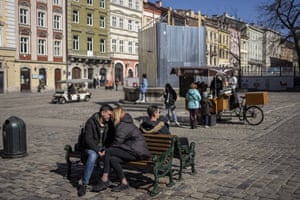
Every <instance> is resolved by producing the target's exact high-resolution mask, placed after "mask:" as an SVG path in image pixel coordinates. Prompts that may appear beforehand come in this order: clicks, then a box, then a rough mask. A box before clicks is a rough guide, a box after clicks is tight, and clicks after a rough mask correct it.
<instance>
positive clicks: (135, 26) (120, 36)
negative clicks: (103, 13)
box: [109, 0, 143, 85]
mask: <svg viewBox="0 0 300 200" xmlns="http://www.w3.org/2000/svg"><path fill="white" fill-rule="evenodd" d="M142 16H143V1H142V0H123V1H117V0H111V3H110V9H109V17H110V24H109V40H110V44H111V46H110V50H111V52H110V53H111V54H110V56H111V60H112V67H111V69H110V76H111V77H110V79H109V82H112V83H113V82H114V81H118V82H119V83H122V84H123V85H127V79H128V78H134V77H137V76H138V72H137V71H138V67H139V61H138V48H139V45H138V32H139V30H140V28H141V26H142Z"/></svg>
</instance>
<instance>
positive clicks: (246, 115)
mask: <svg viewBox="0 0 300 200" xmlns="http://www.w3.org/2000/svg"><path fill="white" fill-rule="evenodd" d="M231 95H232V94H222V95H221V96H219V97H217V98H213V99H211V101H212V103H213V105H214V106H213V108H211V113H215V114H216V115H217V117H218V119H219V120H221V118H224V117H238V118H239V119H240V120H241V121H247V122H248V124H250V125H259V124H260V123H262V122H263V120H264V113H263V110H262V109H261V107H262V106H264V105H266V104H268V102H269V98H268V93H267V92H247V93H246V94H245V96H241V97H240V98H241V101H240V103H239V105H238V107H237V108H234V109H231V108H230V103H229V99H230V96H231Z"/></svg>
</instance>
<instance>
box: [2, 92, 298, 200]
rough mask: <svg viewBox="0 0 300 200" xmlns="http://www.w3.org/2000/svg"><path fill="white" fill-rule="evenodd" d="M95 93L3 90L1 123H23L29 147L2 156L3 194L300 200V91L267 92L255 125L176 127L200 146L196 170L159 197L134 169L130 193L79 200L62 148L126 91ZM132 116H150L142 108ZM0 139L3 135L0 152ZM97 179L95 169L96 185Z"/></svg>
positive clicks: (78, 170)
mask: <svg viewBox="0 0 300 200" xmlns="http://www.w3.org/2000/svg"><path fill="white" fill-rule="evenodd" d="M92 92H93V97H92V99H91V100H90V102H80V103H70V104H65V105H60V104H51V103H49V102H50V100H51V95H52V93H49V92H46V93H39V94H33V93H28V94H1V95H0V122H1V123H2V124H3V122H4V121H5V120H6V119H7V118H8V117H10V116H18V117H20V118H21V119H23V120H24V122H25V123H26V133H27V152H28V155H27V156H25V157H22V158H11V159H3V158H0V199H14V200H15V199H16V200H21V199H23V200H25V199H28V200H29V199H30V200H35V199H43V200H44V199H105V200H110V199H111V200H114V199H122V200H124V199H125V200H126V199H189V200H193V199H201V200H202V199H204V200H213V199H218V200H225V199H245V200H252V199H262V200H263V199H264V200H267V199H268V200H271V199H282V200H288V199H300V135H299V130H300V115H299V113H300V112H299V111H300V102H299V100H300V93H296V92H283V93H275V92H269V104H268V105H266V106H265V107H263V110H264V114H265V119H264V122H263V123H262V124H261V125H258V126H250V125H248V124H246V123H245V124H244V123H241V122H239V121H238V120H237V119H232V120H230V121H227V123H218V124H217V125H216V126H214V127H210V128H202V127H199V128H198V129H194V130H191V129H189V127H188V126H183V127H171V131H172V133H174V134H177V135H179V136H187V137H188V138H189V140H190V141H194V142H195V143H196V153H197V155H196V169H197V174H196V175H191V174H190V171H191V170H190V169H185V170H184V174H183V178H184V180H183V181H178V180H177V179H176V176H175V181H176V184H175V186H173V187H170V188H169V187H166V186H165V184H164V183H166V182H167V179H162V183H161V184H160V193H159V194H158V195H157V196H155V197H150V196H149V195H148V191H149V189H151V184H150V183H149V181H147V180H148V179H147V178H145V177H144V178H143V176H142V175H141V174H135V173H134V172H132V171H128V174H127V175H128V178H129V181H130V184H131V188H130V189H129V190H126V191H123V192H120V193H113V192H111V191H110V190H106V191H102V192H100V193H92V192H87V194H86V195H85V196H84V197H81V198H79V197H77V190H76V184H77V182H78V180H79V179H80V175H81V172H82V169H83V168H82V167H80V166H76V167H74V168H73V171H72V177H71V179H70V180H68V179H66V178H64V174H65V171H66V165H65V160H64V155H65V154H64V153H65V152H64V150H63V148H64V145H65V144H72V145H73V144H74V143H75V142H76V140H77V135H78V129H79V125H80V124H82V123H83V122H84V121H85V120H86V119H87V118H88V117H89V116H90V115H91V114H92V113H94V112H95V111H97V110H98V109H99V104H101V103H103V102H109V103H111V104H116V103H117V102H118V101H119V99H122V98H123V97H124V94H123V92H122V91H113V90H104V89H98V90H93V91H92ZM183 107H184V105H183V101H179V102H178V105H177V113H178V115H179V116H187V112H186V111H185V110H184V109H183ZM130 113H131V114H132V115H133V116H134V117H139V116H141V115H145V112H143V111H131V112H130ZM2 124H1V125H2ZM1 133H2V129H1ZM2 140H3V139H2V137H0V150H1V149H3V141H2ZM174 164H175V165H176V164H177V163H174ZM174 173H176V171H174ZM145 175H146V177H151V175H150V174H145ZM98 177H99V172H98V170H96V171H95V173H94V175H93V179H92V180H91V184H94V183H95V182H96V181H97V179H98Z"/></svg>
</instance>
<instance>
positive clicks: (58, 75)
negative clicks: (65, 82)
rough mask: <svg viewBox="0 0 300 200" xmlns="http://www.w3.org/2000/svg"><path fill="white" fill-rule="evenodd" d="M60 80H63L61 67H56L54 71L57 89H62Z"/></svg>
mask: <svg viewBox="0 0 300 200" xmlns="http://www.w3.org/2000/svg"><path fill="white" fill-rule="evenodd" d="M60 80H61V69H55V72H54V81H55V89H61V83H58V82H57V81H60Z"/></svg>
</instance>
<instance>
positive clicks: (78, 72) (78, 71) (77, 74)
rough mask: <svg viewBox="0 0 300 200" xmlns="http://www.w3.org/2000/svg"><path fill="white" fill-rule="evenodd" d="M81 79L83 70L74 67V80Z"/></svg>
mask: <svg viewBox="0 0 300 200" xmlns="http://www.w3.org/2000/svg"><path fill="white" fill-rule="evenodd" d="M80 78H81V69H80V68H79V67H74V68H73V69H72V79H80Z"/></svg>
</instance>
